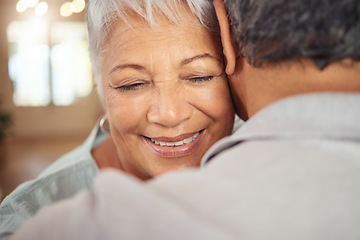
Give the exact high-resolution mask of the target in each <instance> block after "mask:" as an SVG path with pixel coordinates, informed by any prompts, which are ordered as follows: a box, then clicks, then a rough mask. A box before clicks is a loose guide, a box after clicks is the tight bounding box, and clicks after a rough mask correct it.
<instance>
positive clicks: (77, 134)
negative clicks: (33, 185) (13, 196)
mask: <svg viewBox="0 0 360 240" xmlns="http://www.w3.org/2000/svg"><path fill="white" fill-rule="evenodd" d="M84 7H85V1H84V0H1V1H0V201H1V200H2V199H3V198H4V197H5V196H6V195H7V194H8V193H10V192H11V191H12V190H13V189H14V188H15V187H16V186H17V185H18V184H20V183H22V182H24V181H26V180H29V179H32V178H35V177H36V176H37V175H38V174H39V173H40V172H41V171H42V170H43V169H44V168H45V167H46V166H48V165H49V164H50V163H51V162H53V161H54V160H56V159H57V158H58V157H60V156H61V155H63V154H64V153H66V152H67V151H69V150H71V149H73V148H74V147H76V146H77V145H79V144H81V143H82V142H83V141H84V140H85V139H86V137H87V136H88V134H89V133H90V131H91V129H92V128H93V126H94V124H95V123H96V121H97V119H98V118H99V117H100V115H101V112H102V111H101V107H100V106H101V105H100V103H99V102H98V99H97V95H96V90H95V88H94V84H93V75H92V69H91V64H90V60H89V53H88V43H87V30H86V25H85V22H84Z"/></svg>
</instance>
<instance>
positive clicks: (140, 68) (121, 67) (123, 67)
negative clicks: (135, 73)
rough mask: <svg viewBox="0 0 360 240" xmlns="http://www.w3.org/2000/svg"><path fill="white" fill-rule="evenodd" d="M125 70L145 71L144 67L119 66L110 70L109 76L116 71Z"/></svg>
mask: <svg viewBox="0 0 360 240" xmlns="http://www.w3.org/2000/svg"><path fill="white" fill-rule="evenodd" d="M125 68H132V69H135V70H144V69H145V67H143V66H140V65H137V64H120V65H116V66H115V67H114V68H112V69H111V70H110V74H111V73H113V72H115V71H117V70H123V69H125Z"/></svg>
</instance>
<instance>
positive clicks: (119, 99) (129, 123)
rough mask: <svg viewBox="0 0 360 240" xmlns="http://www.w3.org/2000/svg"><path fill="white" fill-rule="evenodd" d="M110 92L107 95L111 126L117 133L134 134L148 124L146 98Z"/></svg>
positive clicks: (114, 91)
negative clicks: (140, 127)
mask: <svg viewBox="0 0 360 240" xmlns="http://www.w3.org/2000/svg"><path fill="white" fill-rule="evenodd" d="M117 91H118V90H110V91H108V92H107V93H106V108H107V115H108V117H109V121H110V124H111V125H112V127H114V128H116V132H119V133H120V134H122V133H133V132H134V131H136V129H138V128H139V126H141V125H142V124H144V123H145V122H146V113H147V109H148V106H147V103H148V102H149V101H148V100H147V98H146V96H126V95H124V94H120V93H116V92H117Z"/></svg>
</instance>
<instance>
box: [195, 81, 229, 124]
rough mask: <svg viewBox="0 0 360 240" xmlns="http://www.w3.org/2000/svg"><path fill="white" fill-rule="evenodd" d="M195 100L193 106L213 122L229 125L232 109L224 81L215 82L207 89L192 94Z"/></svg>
mask: <svg viewBox="0 0 360 240" xmlns="http://www.w3.org/2000/svg"><path fill="white" fill-rule="evenodd" d="M193 96H195V97H196V98H197V99H196V100H195V101H193V103H194V105H195V106H196V107H197V108H198V109H199V110H200V111H202V112H203V113H205V114H206V115H207V116H208V117H210V118H211V119H212V120H213V121H216V122H218V121H219V122H225V123H226V124H231V123H232V121H233V117H234V107H233V103H232V101H231V95H230V91H229V87H228V84H227V81H226V79H223V80H217V81H216V82H215V83H214V84H212V85H211V86H210V87H208V88H206V89H205V88H204V89H202V90H201V91H198V92H196V93H193Z"/></svg>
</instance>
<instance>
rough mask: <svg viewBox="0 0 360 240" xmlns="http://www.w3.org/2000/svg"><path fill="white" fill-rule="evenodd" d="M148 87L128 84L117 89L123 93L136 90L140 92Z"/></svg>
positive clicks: (140, 84)
mask: <svg viewBox="0 0 360 240" xmlns="http://www.w3.org/2000/svg"><path fill="white" fill-rule="evenodd" d="M145 85H146V83H142V82H141V83H132V84H127V85H123V86H120V87H117V88H116V89H119V90H121V91H124V92H126V91H135V90H138V89H140V88H142V87H144V86H145Z"/></svg>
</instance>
